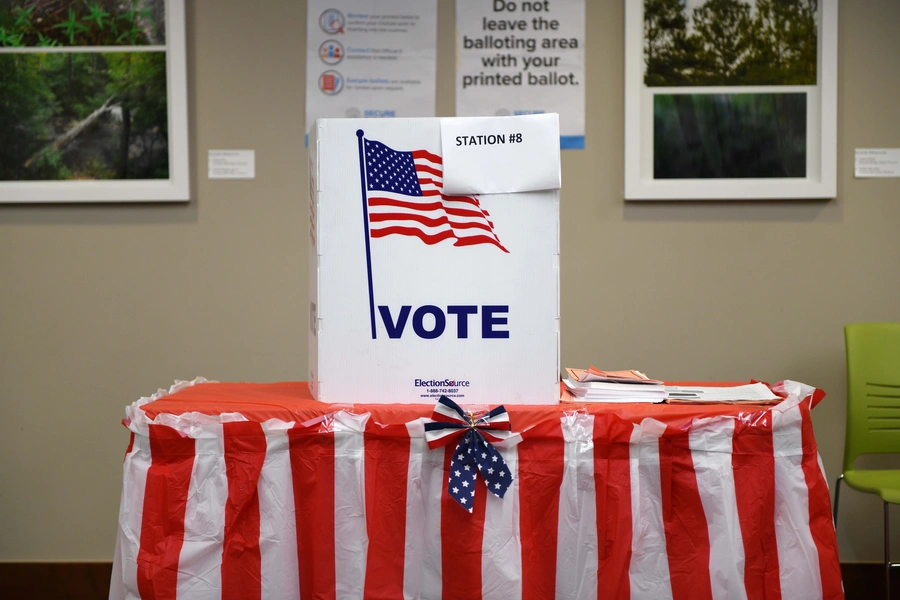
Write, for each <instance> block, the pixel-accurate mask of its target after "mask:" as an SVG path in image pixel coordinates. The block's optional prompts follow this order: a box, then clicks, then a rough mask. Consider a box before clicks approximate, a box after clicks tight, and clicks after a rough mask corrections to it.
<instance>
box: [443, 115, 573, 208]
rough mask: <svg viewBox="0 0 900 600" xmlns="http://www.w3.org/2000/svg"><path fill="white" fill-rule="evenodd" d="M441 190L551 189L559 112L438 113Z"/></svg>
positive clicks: (555, 180) (555, 179)
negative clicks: (441, 115)
mask: <svg viewBox="0 0 900 600" xmlns="http://www.w3.org/2000/svg"><path fill="white" fill-rule="evenodd" d="M441 152H442V153H443V157H444V193H445V194H447V195H450V196H458V195H467V194H507V193H513V192H537V191H544V190H557V189H559V188H560V185H561V180H562V179H561V174H560V167H559V115H557V114H556V113H548V114H540V115H521V116H510V117H454V118H448V119H441Z"/></svg>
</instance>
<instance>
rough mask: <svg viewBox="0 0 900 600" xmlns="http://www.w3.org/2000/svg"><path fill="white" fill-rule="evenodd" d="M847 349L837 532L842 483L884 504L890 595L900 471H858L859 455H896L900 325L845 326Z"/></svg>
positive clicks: (886, 579) (899, 434) (899, 412)
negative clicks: (891, 511) (892, 518)
mask: <svg viewBox="0 0 900 600" xmlns="http://www.w3.org/2000/svg"><path fill="white" fill-rule="evenodd" d="M844 339H845V342H846V347H847V437H846V440H845V441H844V466H843V471H842V473H841V476H840V477H838V480H837V483H836V484H835V491H834V525H835V528H837V514H838V499H839V498H840V493H841V481H844V482H845V483H846V484H847V485H849V486H850V487H851V488H853V489H855V490H857V491H860V492H866V493H869V494H878V495H879V496H880V497H881V500H882V501H883V502H884V583H885V594H886V597H887V598H890V596H891V566H892V564H891V545H890V531H891V529H890V520H889V512H888V506H889V505H890V504H900V470H885V469H877V470H875V469H857V468H855V467H854V462H855V461H856V458H857V457H858V456H860V455H862V454H893V453H900V323H854V324H851V325H847V326H846V327H844Z"/></svg>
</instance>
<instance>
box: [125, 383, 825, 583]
mask: <svg viewBox="0 0 900 600" xmlns="http://www.w3.org/2000/svg"><path fill="white" fill-rule="evenodd" d="M773 389H775V390H776V391H777V392H778V393H779V395H782V396H783V397H784V398H785V399H784V400H783V401H782V402H781V403H780V404H777V405H774V406H724V405H714V406H697V405H655V404H654V405H651V404H587V405H584V404H578V403H569V402H566V403H561V404H560V406H558V407H556V406H541V407H534V406H507V409H508V411H509V415H510V422H511V424H512V428H513V430H514V431H516V432H520V433H521V434H522V441H521V442H520V443H519V444H518V445H517V446H515V447H512V448H508V449H503V450H501V454H502V455H503V458H504V459H505V460H506V461H507V464H508V465H509V467H510V470H511V472H512V474H513V477H514V480H513V483H512V486H511V487H510V489H509V492H508V493H507V494H506V496H505V497H504V498H502V499H500V498H497V497H495V496H494V495H492V494H488V493H487V492H486V489H485V486H484V484H482V483H481V481H480V480H478V481H477V483H476V485H475V489H474V491H475V495H474V506H473V512H472V513H471V514H470V513H468V512H467V511H465V510H463V509H462V508H461V507H460V506H459V505H458V504H456V502H455V501H454V500H453V499H452V498H450V496H449V495H448V493H447V491H446V489H445V488H446V482H447V470H448V467H449V464H450V460H451V452H452V448H451V449H450V450H447V449H445V448H439V449H437V450H429V449H428V447H427V445H426V444H425V440H424V436H423V427H424V426H423V423H424V421H425V419H427V418H428V417H430V416H431V412H432V409H433V407H432V406H425V405H367V404H364V403H359V404H350V405H333V404H324V403H320V402H317V401H315V400H314V399H313V398H312V397H311V396H310V395H309V392H308V389H307V386H306V384H305V383H274V384H254V383H208V382H203V381H202V380H195V381H194V382H177V383H176V385H174V386H173V387H172V388H171V389H170V390H160V391H159V392H158V393H157V394H155V395H153V396H151V397H147V398H142V399H141V400H139V401H137V402H135V403H134V404H132V405H131V406H129V407H128V408H127V410H126V418H125V420H124V421H123V423H124V424H125V425H126V426H127V427H128V428H129V429H130V430H131V432H132V434H131V443H130V445H129V447H128V450H127V453H126V456H125V461H124V466H123V472H124V485H123V492H122V502H121V507H120V514H119V529H118V535H117V541H116V553H115V560H114V565H113V578H112V583H111V589H110V597H111V598H125V597H129V598H132V597H140V598H179V599H180V598H242V599H246V598H265V599H268V598H297V597H300V598H303V599H307V598H334V599H337V600H344V599H348V598H378V599H382V598H384V599H387V598H424V599H428V600H432V599H438V598H447V599H454V600H455V599H468V598H510V599H518V598H523V599H539V598H565V599H569V598H623V599H625V598H633V599H641V598H647V599H650V598H653V599H659V598H673V599H676V600H677V599H682V598H684V599H687V598H690V599H692V600H693V599H704V598H710V599H712V598H717V599H718V598H729V599H732V598H735V599H737V598H747V599H748V600H756V599H762V598H766V599H771V598H785V599H791V600H796V599H802V598H842V597H843V591H842V585H841V576H840V566H839V562H838V554H837V542H836V539H835V532H834V527H833V523H832V519H831V504H830V497H829V494H828V487H827V484H826V479H825V476H824V472H823V469H822V465H821V461H820V459H819V456H818V451H817V448H816V442H815V438H814V435H813V428H812V422H811V420H810V411H811V409H812V408H813V406H815V404H816V403H817V402H818V401H819V400H821V397H822V396H824V394H823V393H822V392H821V391H820V390H816V389H815V388H811V387H809V386H805V385H803V384H800V383H797V382H790V381H787V382H782V383H780V384H776V386H773Z"/></svg>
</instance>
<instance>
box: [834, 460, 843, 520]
mask: <svg viewBox="0 0 900 600" xmlns="http://www.w3.org/2000/svg"><path fill="white" fill-rule="evenodd" d="M842 481H844V474H843V473H841V476H840V477H838V478H837V481H836V482H835V484H834V515H833V516H834V519H833V520H834V530H835V531H837V509H838V501H839V500H840V499H841V482H842Z"/></svg>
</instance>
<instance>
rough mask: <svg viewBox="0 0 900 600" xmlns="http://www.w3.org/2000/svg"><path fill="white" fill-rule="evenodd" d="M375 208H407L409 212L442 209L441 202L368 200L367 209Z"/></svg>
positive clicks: (388, 199)
mask: <svg viewBox="0 0 900 600" xmlns="http://www.w3.org/2000/svg"><path fill="white" fill-rule="evenodd" d="M377 206H394V207H397V208H409V209H411V210H421V211H429V210H442V209H443V208H444V205H443V203H441V202H405V201H403V200H394V199H393V198H380V197H377V196H376V197H374V198H369V207H370V208H372V207H377Z"/></svg>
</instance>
